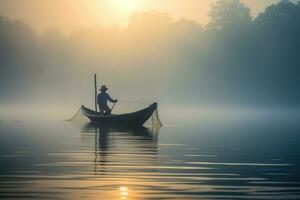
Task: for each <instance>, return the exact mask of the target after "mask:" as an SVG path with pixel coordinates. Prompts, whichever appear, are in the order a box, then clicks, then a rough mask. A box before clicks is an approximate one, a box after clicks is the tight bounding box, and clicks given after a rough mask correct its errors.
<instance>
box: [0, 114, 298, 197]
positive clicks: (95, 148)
mask: <svg viewBox="0 0 300 200" xmlns="http://www.w3.org/2000/svg"><path fill="white" fill-rule="evenodd" d="M0 164H1V165H0V198H6V199H18V198H21V199H41V198H47V199H119V200H125V199H126V200H139V199H152V200H153V199H300V124H299V123H298V121H297V120H295V121H292V120H291V121H289V120H280V119H276V120H262V119H259V120H240V121H227V122H224V121H222V120H219V121H217V122H216V121H215V122H199V123H185V122H179V123H176V125H175V126H168V125H167V126H165V127H162V128H161V129H160V131H159V133H158V132H157V131H151V130H147V129H139V130H121V129H119V130H109V129H103V128H100V127H95V126H93V125H89V124H82V123H80V124H79V123H73V122H65V121H2V122H0Z"/></svg>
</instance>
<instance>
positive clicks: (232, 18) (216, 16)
mask: <svg viewBox="0 0 300 200" xmlns="http://www.w3.org/2000/svg"><path fill="white" fill-rule="evenodd" d="M208 15H209V17H210V18H211V21H210V23H209V24H208V27H209V28H211V29H223V28H226V27H232V26H239V25H244V24H248V23H250V22H251V21H252V17H251V12H250V9H249V8H248V7H247V6H246V5H245V4H243V3H241V2H240V0H218V1H217V2H216V4H214V5H213V6H212V9H211V11H210V12H209V14H208Z"/></svg>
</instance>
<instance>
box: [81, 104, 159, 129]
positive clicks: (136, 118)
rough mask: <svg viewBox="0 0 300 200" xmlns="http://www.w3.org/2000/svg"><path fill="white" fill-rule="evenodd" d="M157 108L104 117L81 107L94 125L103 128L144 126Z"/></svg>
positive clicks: (151, 106) (152, 105)
mask: <svg viewBox="0 0 300 200" xmlns="http://www.w3.org/2000/svg"><path fill="white" fill-rule="evenodd" d="M156 108H157V103H153V104H151V105H150V106H149V107H147V108H145V109H142V110H139V111H136V112H132V113H126V114H119V115H103V114H100V113H99V112H96V111H94V110H91V109H88V108H86V107H84V106H81V112H82V113H83V115H85V116H86V117H88V118H89V119H90V121H91V122H92V123H95V124H99V125H102V126H120V127H122V126H124V127H137V126H143V124H144V123H145V122H146V121H147V120H148V119H149V118H150V117H151V115H152V114H153V112H154V111H155V110H156Z"/></svg>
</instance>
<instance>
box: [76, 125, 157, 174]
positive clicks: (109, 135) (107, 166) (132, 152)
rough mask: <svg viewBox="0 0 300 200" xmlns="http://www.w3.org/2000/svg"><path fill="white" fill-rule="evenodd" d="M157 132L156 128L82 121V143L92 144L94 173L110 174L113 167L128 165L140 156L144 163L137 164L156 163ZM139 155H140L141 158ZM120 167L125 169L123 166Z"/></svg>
mask: <svg viewBox="0 0 300 200" xmlns="http://www.w3.org/2000/svg"><path fill="white" fill-rule="evenodd" d="M158 134H159V129H155V130H154V129H149V128H146V127H143V126H140V127H130V128H129V127H119V126H118V127H115V126H101V125H98V124H93V123H86V124H81V137H82V141H83V142H85V144H94V150H95V151H94V156H95V157H94V163H95V165H94V172H95V174H97V175H105V174H107V173H110V174H113V173H114V172H115V171H114V170H115V169H116V166H120V165H122V164H124V166H127V165H128V164H133V163H134V162H136V161H138V160H139V161H140V159H142V160H143V162H141V163H139V165H146V164H149V162H151V163H155V162H156V161H157V160H156V156H155V155H157V151H158V147H157V143H158ZM140 155H143V156H142V158H141V157H140ZM152 155H153V156H152ZM111 167H113V168H111ZM119 170H121V171H123V172H124V170H125V168H124V167H123V168H121V169H119ZM128 170H129V171H130V170H131V169H128Z"/></svg>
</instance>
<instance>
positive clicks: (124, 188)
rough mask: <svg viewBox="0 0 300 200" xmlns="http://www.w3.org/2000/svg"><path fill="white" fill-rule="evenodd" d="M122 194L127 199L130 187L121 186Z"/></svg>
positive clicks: (123, 199) (123, 198) (122, 197)
mask: <svg viewBox="0 0 300 200" xmlns="http://www.w3.org/2000/svg"><path fill="white" fill-rule="evenodd" d="M120 195H121V199H122V200H125V199H127V198H128V188H127V187H126V186H121V187H120Z"/></svg>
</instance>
